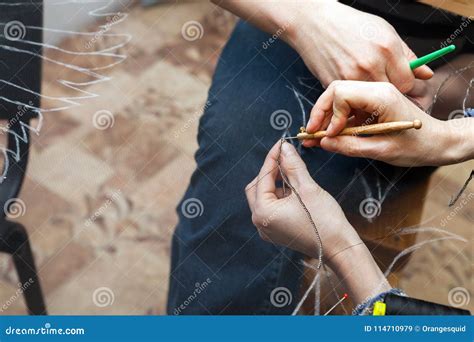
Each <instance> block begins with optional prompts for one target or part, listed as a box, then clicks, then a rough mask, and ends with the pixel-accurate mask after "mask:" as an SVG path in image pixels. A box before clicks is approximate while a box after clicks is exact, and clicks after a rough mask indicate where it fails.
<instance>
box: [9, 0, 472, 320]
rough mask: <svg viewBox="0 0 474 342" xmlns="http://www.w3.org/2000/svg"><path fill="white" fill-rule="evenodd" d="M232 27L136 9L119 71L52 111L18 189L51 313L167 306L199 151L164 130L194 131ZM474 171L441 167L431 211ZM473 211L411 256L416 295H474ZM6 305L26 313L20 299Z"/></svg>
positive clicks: (203, 16)
mask: <svg viewBox="0 0 474 342" xmlns="http://www.w3.org/2000/svg"><path fill="white" fill-rule="evenodd" d="M170 11H172V12H173V15H169V13H170ZM189 20H198V21H199V22H201V23H202V24H203V26H204V30H205V33H206V34H205V35H204V36H203V37H202V39H200V40H197V41H196V42H192V43H190V42H188V41H186V40H184V39H183V38H182V36H181V28H182V26H183V24H184V23H185V22H187V21H189ZM232 26H233V18H232V17H230V16H229V15H227V14H224V13H223V12H222V11H219V10H217V9H216V8H215V7H214V6H213V5H211V4H209V3H208V2H190V3H181V4H179V5H176V4H169V5H160V6H156V7H152V8H150V9H148V10H144V9H142V8H140V7H134V8H132V9H131V12H130V16H129V17H128V18H127V20H126V21H124V22H123V23H121V24H120V27H119V28H118V29H119V30H120V31H121V32H127V33H130V34H132V35H133V37H134V39H133V40H132V42H131V43H130V44H129V45H128V46H127V47H126V48H124V51H123V52H124V53H126V54H127V55H128V56H129V58H128V59H127V60H126V62H124V63H123V64H121V65H119V66H117V67H115V68H113V69H112V70H111V71H110V74H109V76H111V77H113V80H112V81H111V82H108V83H105V84H101V85H94V86H91V89H88V90H91V91H94V92H97V93H98V94H100V96H99V97H98V98H95V99H92V100H88V101H87V102H84V103H83V105H82V106H80V107H76V108H74V109H72V110H67V111H63V112H57V113H54V115H47V116H46V117H45V122H44V127H43V129H42V131H41V134H40V135H39V136H38V137H35V138H34V141H33V147H32V155H31V161H30V165H29V170H28V176H27V179H26V181H25V184H24V187H23V190H22V192H21V195H20V198H21V199H22V200H23V201H24V202H25V204H26V212H25V214H24V215H23V216H21V217H20V218H18V220H19V221H20V222H22V223H23V224H25V225H26V227H27V229H28V231H29V233H30V237H31V243H32V246H33V249H34V253H35V256H36V260H37V266H38V268H39V270H40V277H41V281H42V285H43V289H44V293H45V296H46V300H47V305H48V309H49V312H50V313H51V314H100V315H102V314H137V315H141V314H164V313H165V305H166V294H167V286H168V273H169V254H170V246H169V244H170V238H171V234H172V231H173V227H174V225H175V223H176V215H175V212H174V208H175V206H176V204H177V202H178V200H179V199H180V197H181V196H182V194H183V192H184V190H185V188H186V186H187V184H186V182H183V181H182V180H183V179H188V178H189V176H190V175H191V172H192V171H193V167H194V161H193V153H194V151H195V150H196V148H197V143H196V139H189V140H187V141H186V144H182V143H181V141H177V139H176V138H173V137H172V136H170V134H169V132H173V131H176V130H182V129H183V127H185V129H186V135H187V136H191V137H193V136H196V133H197V120H196V116H195V115H194V116H191V115H190V114H189V113H200V112H201V109H202V107H203V105H204V104H205V101H206V94H207V88H208V87H209V84H210V80H211V76H212V72H213V70H214V67H215V63H216V61H217V58H218V55H219V52H220V49H221V48H222V45H223V44H224V43H225V41H226V38H227V36H228V34H229V32H230V30H231V28H232ZM118 29H117V30H118ZM114 30H116V29H115V28H114ZM74 44H76V43H75V42H74V40H67V41H65V42H63V45H64V46H74ZM86 62H88V63H95V62H96V61H90V60H89V61H86ZM58 72H59V70H55V69H54V68H52V67H51V66H45V68H44V84H43V89H44V92H48V93H55V94H58V93H60V94H61V93H64V94H67V92H68V90H64V89H61V88H60V87H59V86H58V84H57V83H55V82H54V80H55V77H56V76H55V75H56V74H57V73H58ZM44 105H45V104H43V106H44ZM101 110H108V111H110V112H112V113H113V115H114V124H113V126H112V127H110V128H109V129H107V130H105V131H103V130H98V129H96V128H94V125H93V117H94V114H95V113H97V112H98V111H101ZM473 168H474V165H473V163H472V162H470V163H465V164H461V165H457V166H451V167H445V168H441V169H440V170H438V171H437V172H436V173H435V175H434V177H433V178H432V180H431V185H430V191H429V194H428V196H427V198H426V205H425V208H424V214H423V216H424V219H429V218H430V217H432V215H433V213H436V214H439V213H444V212H445V213H446V215H448V214H449V212H450V210H448V209H447V206H446V203H447V201H448V200H449V198H450V196H451V195H452V194H453V193H454V192H456V191H457V190H458V188H459V187H460V185H461V184H462V182H463V181H464V179H465V177H466V176H467V175H468V173H469V172H470V170H471V169H473ZM164 189H165V190H166V191H164ZM470 189H472V185H471V187H470ZM472 208H473V205H472V203H468V205H466V206H464V207H462V208H460V209H459V211H457V214H456V215H455V217H454V218H453V219H452V221H451V222H450V225H449V227H450V228H452V231H453V232H455V233H458V234H460V235H462V236H464V237H466V238H467V239H469V243H468V244H464V245H462V244H459V243H457V242H439V243H435V244H432V245H430V246H427V247H425V248H423V249H422V250H420V251H419V252H417V253H415V255H414V256H413V258H412V259H411V260H410V263H409V264H408V266H407V267H406V268H405V270H404V271H403V274H402V279H401V285H402V286H403V287H404V288H405V289H406V290H407V291H408V292H409V293H410V294H412V295H414V296H416V295H418V296H420V297H424V298H427V299H432V300H436V301H440V302H445V303H447V301H448V292H449V290H450V289H452V288H453V287H457V286H461V287H464V288H467V289H468V290H469V291H471V292H472V248H470V247H469V246H472V245H471V243H472V240H471V239H472V222H473V220H474V213H473V210H472ZM441 217H443V216H441ZM438 220H439V218H438ZM429 224H433V225H436V226H439V222H435V221H433V220H431V221H428V222H426V225H429ZM461 252H462V253H461ZM431 264H437V265H442V267H436V268H432V267H430V265H431ZM433 269H435V270H436V271H433ZM16 284H17V278H16V274H15V272H14V268H13V265H12V263H11V260H10V258H9V257H7V256H6V255H1V256H0V303H4V302H7V301H8V300H9V299H10V298H12V296H14V295H15V290H16V288H15V286H16ZM427 284H434V285H433V286H431V285H430V286H427ZM102 288H109V289H110V290H111V293H106V294H105V296H107V295H111V296H113V303H111V304H110V305H106V306H101V305H96V304H94V302H93V296H94V293H95V292H96V291H100V289H102ZM421 289H423V290H421ZM467 307H468V308H470V309H471V310H472V309H473V308H474V305H473V303H472V302H471V303H469V305H468V306H467ZM3 313H4V314H24V313H25V307H24V303H23V300H22V298H19V299H17V300H14V301H12V303H11V304H10V305H9V306H8V308H7V309H6V310H5V311H4V312H3Z"/></svg>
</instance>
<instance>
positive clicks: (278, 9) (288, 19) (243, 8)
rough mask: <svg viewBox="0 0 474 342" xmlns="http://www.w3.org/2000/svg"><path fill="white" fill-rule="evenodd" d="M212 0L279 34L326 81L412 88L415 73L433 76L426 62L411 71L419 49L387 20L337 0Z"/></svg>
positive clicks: (420, 76) (406, 89) (406, 90)
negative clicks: (362, 82) (357, 81)
mask: <svg viewBox="0 0 474 342" xmlns="http://www.w3.org/2000/svg"><path fill="white" fill-rule="evenodd" d="M212 2H213V3H215V4H217V5H218V6H221V7H223V8H225V9H227V10H229V11H231V12H232V13H234V14H236V15H237V16H239V17H241V18H242V19H244V20H246V21H248V22H250V23H252V24H253V25H255V26H256V27H258V28H260V29H262V30H264V31H266V32H268V33H270V34H275V33H278V37H280V38H281V39H282V40H283V41H285V42H286V43H287V44H289V45H290V46H292V47H293V48H294V49H295V50H296V51H297V52H298V53H299V54H300V56H301V57H302V58H303V60H304V62H305V64H306V66H307V67H308V68H309V70H310V71H311V72H312V73H313V74H314V75H315V76H316V77H317V78H318V79H319V80H320V81H321V83H322V84H323V86H328V85H329V84H330V83H331V82H332V81H334V80H346V79H350V80H372V81H390V82H391V83H393V84H394V85H395V86H396V87H397V88H398V89H399V90H400V91H402V92H408V91H410V90H411V89H412V88H413V86H414V81H415V77H416V78H420V79H429V78H430V77H431V76H432V75H433V72H432V71H431V69H429V68H428V67H427V66H422V67H420V68H418V69H415V71H414V72H412V71H411V70H410V68H409V65H408V64H409V61H410V60H412V59H415V58H416V56H415V54H414V53H413V52H412V51H411V50H410V49H409V48H408V46H407V45H406V44H405V43H404V42H403V40H402V39H401V38H400V37H399V35H398V33H397V32H396V31H395V29H394V28H393V27H392V26H391V25H390V24H389V23H387V22H386V21H385V20H384V19H382V18H380V17H377V16H375V15H372V14H368V13H364V12H361V11H358V10H356V9H354V8H352V7H349V6H346V5H344V4H341V3H339V2H338V1H336V0H271V1H262V0H225V1H224V0H212ZM341 18H343V20H341ZM373 32H375V34H374V33H373Z"/></svg>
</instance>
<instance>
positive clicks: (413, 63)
mask: <svg viewBox="0 0 474 342" xmlns="http://www.w3.org/2000/svg"><path fill="white" fill-rule="evenodd" d="M454 50H456V46H454V45H449V46H446V47H444V48H442V49H439V50H437V51H435V52H432V53H429V54H427V55H426V56H423V57H420V58H418V59H415V60H414V61H411V62H410V69H411V70H413V69H416V68H419V67H421V66H422V65H425V64H428V63H429V62H432V61H434V60H435V59H438V58H440V57H442V56H444V55H446V54H448V53H450V52H453V51H454Z"/></svg>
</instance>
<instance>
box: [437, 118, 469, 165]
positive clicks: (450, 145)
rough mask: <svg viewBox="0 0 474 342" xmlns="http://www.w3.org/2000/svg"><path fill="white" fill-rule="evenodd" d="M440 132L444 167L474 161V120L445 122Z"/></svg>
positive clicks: (465, 119)
mask: <svg viewBox="0 0 474 342" xmlns="http://www.w3.org/2000/svg"><path fill="white" fill-rule="evenodd" d="M440 130H441V131H440V132H439V133H440V135H441V136H442V140H441V141H443V144H441V148H442V149H443V150H442V151H440V153H441V155H443V156H444V157H443V161H444V163H443V165H449V164H456V163H461V162H464V161H467V160H471V159H474V118H461V119H453V120H448V121H443V122H442V127H440ZM438 146H439V145H438Z"/></svg>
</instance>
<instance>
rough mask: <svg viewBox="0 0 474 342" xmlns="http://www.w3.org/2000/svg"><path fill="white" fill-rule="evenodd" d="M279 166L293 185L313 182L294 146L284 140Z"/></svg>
mask: <svg viewBox="0 0 474 342" xmlns="http://www.w3.org/2000/svg"><path fill="white" fill-rule="evenodd" d="M281 167H282V169H283V171H284V172H285V174H286V176H287V177H288V180H289V181H290V183H292V184H294V185H296V184H297V185H302V184H305V183H306V184H307V183H308V182H310V183H312V182H314V181H313V178H311V176H310V174H309V172H308V168H307V167H306V164H305V163H304V161H303V159H301V157H300V155H299V154H298V152H297V151H296V149H295V147H294V146H293V145H292V144H289V143H287V142H284V143H283V145H282V147H281Z"/></svg>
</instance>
